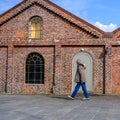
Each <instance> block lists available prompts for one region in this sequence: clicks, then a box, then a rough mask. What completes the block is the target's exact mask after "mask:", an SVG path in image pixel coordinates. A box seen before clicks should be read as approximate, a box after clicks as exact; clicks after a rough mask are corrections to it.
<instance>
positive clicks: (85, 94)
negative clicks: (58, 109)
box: [82, 83, 90, 98]
mask: <svg viewBox="0 0 120 120" xmlns="http://www.w3.org/2000/svg"><path fill="white" fill-rule="evenodd" d="M82 90H83V93H84V96H85V97H86V98H90V96H89V94H88V92H87V88H86V84H85V83H83V84H82Z"/></svg>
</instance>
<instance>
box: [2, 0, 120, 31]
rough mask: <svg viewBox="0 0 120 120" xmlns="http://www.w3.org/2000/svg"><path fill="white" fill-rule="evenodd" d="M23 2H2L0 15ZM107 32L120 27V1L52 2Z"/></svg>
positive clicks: (71, 0) (4, 0) (11, 0)
mask: <svg viewBox="0 0 120 120" xmlns="http://www.w3.org/2000/svg"><path fill="white" fill-rule="evenodd" d="M21 1H23V0H0V14H2V13H4V12H5V11H7V10H9V9H10V8H12V7H13V6H15V5H16V4H18V3H20V2H21ZM50 1H51V2H53V3H55V4H57V5H58V6H60V7H62V8H64V9H65V10H67V11H69V12H71V13H72V14H74V15H76V16H78V17H80V18H82V19H83V20H85V21H87V22H89V23H90V24H92V25H94V26H96V27H98V28H99V29H101V30H103V31H105V32H111V31H114V30H115V29H117V28H119V27H120V14H119V13H120V0H50Z"/></svg>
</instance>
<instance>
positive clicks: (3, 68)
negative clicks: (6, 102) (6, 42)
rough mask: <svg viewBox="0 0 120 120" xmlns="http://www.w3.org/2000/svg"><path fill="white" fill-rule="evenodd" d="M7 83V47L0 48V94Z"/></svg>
mask: <svg viewBox="0 0 120 120" xmlns="http://www.w3.org/2000/svg"><path fill="white" fill-rule="evenodd" d="M6 82H7V47H0V92H5V90H6Z"/></svg>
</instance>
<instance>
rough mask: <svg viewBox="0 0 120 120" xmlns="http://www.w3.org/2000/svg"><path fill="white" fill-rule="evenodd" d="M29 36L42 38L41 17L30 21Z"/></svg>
mask: <svg viewBox="0 0 120 120" xmlns="http://www.w3.org/2000/svg"><path fill="white" fill-rule="evenodd" d="M29 34H30V35H29V36H30V38H36V39H38V38H41V37H42V18H41V17H38V16H37V17H33V18H32V19H31V20H30V27H29Z"/></svg>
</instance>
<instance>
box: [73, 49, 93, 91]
mask: <svg viewBox="0 0 120 120" xmlns="http://www.w3.org/2000/svg"><path fill="white" fill-rule="evenodd" d="M77 59H81V62H82V63H83V64H85V66H86V70H85V73H86V85H87V90H88V92H91V93H92V92H93V60H92V57H91V56H90V54H89V53H87V52H84V51H82V52H79V53H77V54H76V55H75V56H74V58H73V60H72V91H73V89H74V87H75V85H76V83H75V81H74V78H75V73H76V68H77V65H76V61H77Z"/></svg>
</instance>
